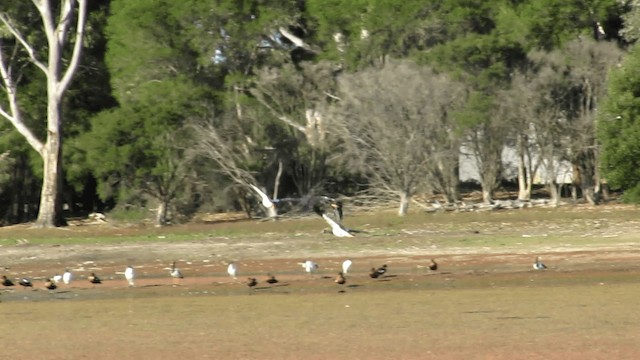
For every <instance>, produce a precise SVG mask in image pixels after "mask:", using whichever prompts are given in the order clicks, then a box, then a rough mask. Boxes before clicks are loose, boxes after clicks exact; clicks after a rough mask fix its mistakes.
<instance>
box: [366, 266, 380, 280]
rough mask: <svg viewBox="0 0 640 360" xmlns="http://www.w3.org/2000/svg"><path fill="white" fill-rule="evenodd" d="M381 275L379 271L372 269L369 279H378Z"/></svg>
mask: <svg viewBox="0 0 640 360" xmlns="http://www.w3.org/2000/svg"><path fill="white" fill-rule="evenodd" d="M378 276H380V274H379V273H378V269H376V268H374V267H372V268H371V271H369V277H370V278H372V279H377V278H378Z"/></svg>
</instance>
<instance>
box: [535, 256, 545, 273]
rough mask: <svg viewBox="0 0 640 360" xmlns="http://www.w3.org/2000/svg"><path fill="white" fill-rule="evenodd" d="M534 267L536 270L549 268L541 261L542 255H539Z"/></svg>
mask: <svg viewBox="0 0 640 360" xmlns="http://www.w3.org/2000/svg"><path fill="white" fill-rule="evenodd" d="M533 268H534V269H536V270H545V269H546V268H547V265H545V264H543V263H542V262H541V261H540V256H537V257H536V261H535V262H534V263H533Z"/></svg>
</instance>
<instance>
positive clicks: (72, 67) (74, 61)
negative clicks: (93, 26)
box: [57, 0, 87, 96]
mask: <svg viewBox="0 0 640 360" xmlns="http://www.w3.org/2000/svg"><path fill="white" fill-rule="evenodd" d="M78 3H79V5H80V10H79V11H78V23H77V25H76V42H75V44H74V46H73V55H72V56H71V62H70V63H69V67H67V71H66V72H65V73H64V76H63V78H62V80H61V81H60V86H59V87H58V89H57V90H58V95H59V96H60V95H62V93H63V92H64V91H65V90H66V89H67V87H68V86H69V83H70V82H71V79H72V78H73V74H74V73H75V72H76V69H77V68H78V64H79V63H80V55H81V54H82V45H83V38H84V24H85V21H86V17H87V1H86V0H79V1H78Z"/></svg>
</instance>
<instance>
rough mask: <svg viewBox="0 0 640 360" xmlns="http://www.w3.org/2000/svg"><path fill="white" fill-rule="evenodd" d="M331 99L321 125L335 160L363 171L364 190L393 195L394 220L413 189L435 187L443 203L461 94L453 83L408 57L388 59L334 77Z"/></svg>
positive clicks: (454, 155)
mask: <svg viewBox="0 0 640 360" xmlns="http://www.w3.org/2000/svg"><path fill="white" fill-rule="evenodd" d="M338 96H339V98H340V100H339V101H338V102H337V103H336V113H335V114H334V115H333V120H332V124H330V125H329V129H330V130H331V132H330V134H331V136H335V137H339V138H340V139H341V140H342V145H341V147H339V148H338V149H337V150H338V151H339V152H340V153H341V155H338V154H336V156H340V158H339V159H336V161H338V160H340V161H342V163H343V164H345V165H346V166H347V167H348V168H350V169H352V171H358V172H360V173H362V174H364V176H366V178H367V179H368V181H369V183H370V186H371V190H372V191H374V192H377V193H378V194H381V195H385V194H386V195H389V194H392V195H394V196H396V197H397V198H399V199H400V205H399V208H398V213H399V215H405V214H406V213H407V210H408V207H409V204H410V202H411V199H412V196H414V195H415V194H416V193H417V192H418V191H424V190H427V189H430V188H431V189H432V188H436V189H437V190H439V191H442V192H443V193H444V194H445V195H446V196H447V199H448V200H451V197H453V196H454V194H453V193H452V188H453V187H457V176H455V182H454V183H453V184H451V182H450V180H451V178H452V176H451V173H452V172H456V171H457V167H456V164H457V159H458V154H459V144H460V142H459V138H458V136H457V134H456V128H455V123H454V122H453V120H452V118H451V114H453V113H454V112H455V111H456V110H457V109H458V107H459V106H460V105H461V101H462V100H463V96H464V92H463V88H462V86H461V85H460V84H459V83H457V82H455V81H453V80H451V79H450V78H449V77H448V76H447V75H445V74H437V73H435V72H433V71H432V70H431V69H429V68H428V67H420V66H417V65H415V64H414V63H413V62H411V61H408V60H388V61H387V62H386V64H385V66H384V67H382V68H369V69H367V70H363V71H360V72H357V73H353V74H344V75H342V76H340V78H339V92H338ZM456 175H457V174H456Z"/></svg>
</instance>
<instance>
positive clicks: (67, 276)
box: [62, 269, 73, 285]
mask: <svg viewBox="0 0 640 360" xmlns="http://www.w3.org/2000/svg"><path fill="white" fill-rule="evenodd" d="M72 279H73V274H71V271H70V270H69V269H65V270H64V273H63V274H62V282H63V283H64V284H65V285H69V284H70V283H71V280H72Z"/></svg>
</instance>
